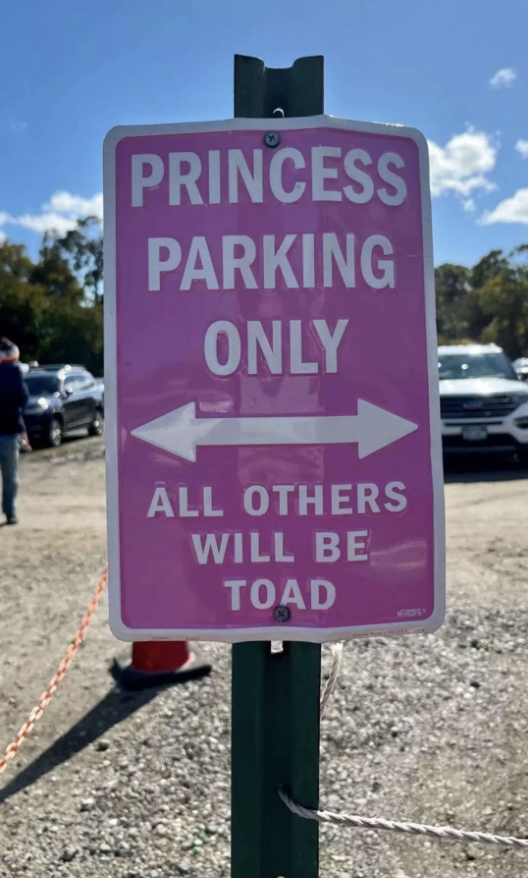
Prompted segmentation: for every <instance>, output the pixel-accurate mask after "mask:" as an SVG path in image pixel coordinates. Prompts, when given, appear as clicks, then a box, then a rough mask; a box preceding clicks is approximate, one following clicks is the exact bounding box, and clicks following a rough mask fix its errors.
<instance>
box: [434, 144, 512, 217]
mask: <svg viewBox="0 0 528 878" xmlns="http://www.w3.org/2000/svg"><path fill="white" fill-rule="evenodd" d="M496 159H497V146H496V145H495V144H494V143H493V142H492V139H491V137H490V135H489V134H486V133H485V132H484V131H475V130H474V129H473V128H468V129H467V131H464V132H463V134H455V135H454V136H453V137H452V138H451V139H450V140H448V142H447V143H446V145H445V146H443V147H442V146H438V144H437V143H434V142H433V141H432V140H430V141H429V161H430V166H431V194H432V195H433V196H438V195H443V194H445V193H446V192H453V193H455V194H456V195H459V196H460V197H462V198H464V199H469V196H470V195H471V193H472V192H475V191H477V190H480V191H481V192H492V191H493V189H495V184H494V183H492V182H491V180H489V179H488V177H487V176H486V175H487V174H488V173H489V171H492V170H493V168H494V167H495V162H496ZM468 203H471V199H469V202H468ZM466 209H469V210H471V209H472V208H471V207H469V208H466Z"/></svg>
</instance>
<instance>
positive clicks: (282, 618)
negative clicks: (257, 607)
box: [273, 606, 291, 622]
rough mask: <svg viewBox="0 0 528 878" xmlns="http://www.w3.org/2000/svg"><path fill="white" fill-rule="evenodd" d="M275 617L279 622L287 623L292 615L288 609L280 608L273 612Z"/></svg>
mask: <svg viewBox="0 0 528 878" xmlns="http://www.w3.org/2000/svg"><path fill="white" fill-rule="evenodd" d="M273 615H274V617H275V619H276V621H277V622H287V621H288V619H289V618H290V616H291V613H290V611H289V609H288V607H283V606H278V607H275V609H274V610H273Z"/></svg>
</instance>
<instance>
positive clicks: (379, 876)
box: [0, 440, 528, 878]
mask: <svg viewBox="0 0 528 878" xmlns="http://www.w3.org/2000/svg"><path fill="white" fill-rule="evenodd" d="M527 475H528V474H527V473H518V472H517V470H516V469H515V467H513V466H507V465H505V466H504V468H503V469H502V470H501V471H500V472H490V471H488V470H486V469H485V468H480V469H477V470H474V471H473V472H472V473H469V474H468V473H466V472H464V471H462V470H458V471H454V472H451V473H450V475H449V477H448V484H447V486H446V493H447V509H448V587H449V595H448V607H449V612H448V618H447V622H446V625H445V626H444V628H443V629H442V631H441V632H439V633H438V634H437V635H434V636H429V637H421V636H417V637H414V638H406V639H404V640H399V639H395V640H393V641H391V640H388V639H378V640H374V641H365V642H361V643H354V644H350V645H348V646H347V647H346V648H345V656H344V661H343V670H342V673H341V676H340V679H339V683H338V687H337V690H336V694H335V697H334V699H333V701H332V702H331V704H330V706H329V709H328V712H327V715H326V717H325V719H324V720H323V724H322V752H321V781H322V793H321V801H322V803H323V804H324V805H325V806H326V807H328V808H331V809H334V810H348V811H349V812H355V813H365V814H368V815H372V816H387V817H394V818H400V819H402V818H407V819H410V820H420V821H421V820H426V821H428V822H433V823H440V824H446V823H453V824H454V825H456V826H460V827H461V828H470V829H475V828H479V829H487V830H490V831H496V832H500V833H503V834H517V835H520V836H528V783H527V781H528V697H527V696H528V674H527V669H528V598H527V593H526V585H527V580H528V553H527V548H528V528H527V526H526V509H527V506H526V500H527V491H526V486H527V481H526V478H527ZM103 488H104V465H103V458H102V445H101V443H100V441H99V440H89V441H86V440H83V441H82V442H81V441H78V442H70V443H68V444H67V445H65V446H64V448H63V449H61V450H60V451H59V452H53V453H49V452H45V453H40V452H39V453H36V454H34V455H33V456H32V457H30V458H27V459H24V460H23V465H22V493H21V503H20V513H21V525H20V526H19V527H18V528H12V529H11V528H3V529H2V530H0V559H1V560H0V596H1V599H2V612H1V613H0V642H1V644H2V659H3V662H2V664H1V666H0V730H1V733H2V739H3V740H4V742H5V744H7V742H8V741H9V740H10V739H11V737H12V736H13V734H14V733H16V731H17V730H18V727H19V726H20V724H21V722H22V720H23V719H24V718H25V717H26V716H27V714H28V712H29V710H30V709H31V707H32V706H33V704H34V702H35V701H36V699H37V698H38V696H39V694H40V692H41V691H42V689H43V688H44V685H45V683H46V681H47V680H48V679H49V678H50V677H51V675H52V673H53V672H54V671H55V668H56V665H57V663H58V661H59V660H60V658H61V656H62V654H63V652H64V649H65V646H66V644H67V642H68V641H69V639H70V638H71V636H72V634H73V630H74V628H75V625H76V623H77V620H78V619H80V617H81V615H82V613H83V612H84V609H85V606H86V604H87V602H88V600H89V597H90V595H91V592H92V590H93V587H94V585H95V584H96V581H97V574H98V572H99V571H100V570H101V569H102V567H103V563H104V557H105V520H104V515H105V509H104V494H103ZM118 651H119V644H117V642H116V641H115V640H113V638H112V636H111V635H110V633H109V630H108V627H107V623H106V606H103V607H102V609H101V611H100V612H99V613H98V615H97V616H96V618H95V620H94V622H93V624H92V626H91V628H90V631H89V633H88V636H87V640H86V644H85V646H83V648H82V649H81V652H80V654H79V656H78V658H77V659H76V661H75V663H74V665H73V667H72V669H71V670H70V672H69V674H68V675H67V677H66V679H65V681H64V684H63V686H62V687H61V689H60V690H59V693H58V694H57V696H56V697H55V699H54V700H53V702H52V703H51V705H50V707H49V708H48V710H47V711H46V714H45V716H44V718H43V719H42V720H41V722H40V723H39V725H38V727H37V729H36V731H35V732H34V733H33V735H32V736H31V737H30V738H29V740H28V741H27V742H26V743H25V744H24V747H23V749H22V751H21V753H20V756H19V758H18V759H17V761H16V763H12V764H11V765H10V767H9V768H8V771H7V772H6V773H5V775H4V776H3V779H2V786H1V787H0V820H1V823H2V831H1V833H0V875H1V876H2V878H4V876H27V878H50V876H68V878H69V876H71V878H77V876H82V878H95V876H97V878H110V876H112V878H168V876H173V875H176V876H177V875H187V876H189V878H221V876H228V875H229V816H230V815H229V731H230V668H229V665H230V654H229V649H228V648H226V647H223V646H219V645H215V644H213V645H205V646H204V649H203V651H204V652H205V653H206V654H207V655H208V656H210V657H211V659H212V661H213V663H214V672H213V674H212V675H211V677H210V678H208V679H206V680H203V681H200V682H194V683H189V684H187V685H185V686H181V687H178V688H173V689H167V690H165V691H162V692H159V693H155V692H150V693H147V694H142V695H134V696H131V695H125V694H122V693H120V692H119V691H118V690H116V689H114V687H113V683H112V680H111V677H110V676H109V674H108V665H109V663H110V661H111V659H112V657H113V656H114V655H115V654H116V652H118ZM324 654H325V659H324V660H325V668H326V669H328V667H329V662H330V657H329V650H327V649H325V650H324ZM527 858H528V854H526V853H523V852H517V851H509V850H502V849H495V848H488V847H486V846H483V845H471V846H465V845H460V844H454V843H448V842H443V843H439V842H434V841H431V842H430V841H428V840H423V839H421V838H416V839H414V838H413V839H409V838H405V837H401V836H398V835H396V834H392V833H391V834H387V833H385V834H376V833H371V832H365V831H362V830H361V831H360V830H352V829H346V828H341V827H334V826H325V827H323V829H322V832H321V876H322V878H454V876H457V878H458V876H477V875H478V876H479V878H485V876H501V878H513V876H515V878H519V876H523V875H526V874H528V859H527ZM248 878H250V876H248ZM277 878H278V876H277ZM285 878H288V876H285Z"/></svg>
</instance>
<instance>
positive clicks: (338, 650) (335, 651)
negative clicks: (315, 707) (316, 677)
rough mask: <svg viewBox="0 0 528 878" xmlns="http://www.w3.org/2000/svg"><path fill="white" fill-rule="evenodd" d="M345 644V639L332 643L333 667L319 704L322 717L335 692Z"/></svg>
mask: <svg viewBox="0 0 528 878" xmlns="http://www.w3.org/2000/svg"><path fill="white" fill-rule="evenodd" d="M343 646H344V641H343V640H341V641H339V642H338V643H332V668H331V670H330V676H329V677H328V680H327V681H326V684H325V687H324V689H323V694H322V695H321V702H320V705H319V717H320V718H321V719H322V718H323V716H324V713H325V710H326V705H327V704H328V702H329V701H330V699H331V697H332V695H333V694H334V689H335V687H336V683H337V678H338V677H339V671H340V670H341V662H342V660H343Z"/></svg>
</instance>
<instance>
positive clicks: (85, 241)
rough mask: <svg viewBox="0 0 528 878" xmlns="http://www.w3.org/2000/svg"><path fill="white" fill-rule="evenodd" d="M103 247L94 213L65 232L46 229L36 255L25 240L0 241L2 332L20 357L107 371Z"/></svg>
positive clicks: (0, 332)
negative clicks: (104, 362) (22, 242)
mask: <svg viewBox="0 0 528 878" xmlns="http://www.w3.org/2000/svg"><path fill="white" fill-rule="evenodd" d="M102 276H103V247H102V237H101V228H100V224H99V222H98V221H97V220H96V219H95V218H94V217H87V218H86V219H83V220H80V221H79V222H78V224H77V227H76V228H75V229H73V230H71V231H68V232H67V233H66V234H65V235H62V236H59V235H52V234H46V235H45V236H44V239H43V242H42V247H41V249H40V252H39V255H38V259H37V260H33V259H31V258H30V257H29V255H28V253H27V251H26V248H25V247H24V246H23V245H21V244H12V243H10V242H9V241H4V243H3V244H1V245H0V336H7V337H8V338H10V339H12V340H13V341H14V342H16V344H17V345H18V347H19V348H20V351H21V356H22V360H23V361H24V362H28V361H31V360H37V361H38V362H39V363H82V364H83V365H85V366H86V367H87V368H88V369H90V370H91V371H92V372H94V374H96V375H102V373H103V308H102Z"/></svg>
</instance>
